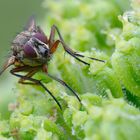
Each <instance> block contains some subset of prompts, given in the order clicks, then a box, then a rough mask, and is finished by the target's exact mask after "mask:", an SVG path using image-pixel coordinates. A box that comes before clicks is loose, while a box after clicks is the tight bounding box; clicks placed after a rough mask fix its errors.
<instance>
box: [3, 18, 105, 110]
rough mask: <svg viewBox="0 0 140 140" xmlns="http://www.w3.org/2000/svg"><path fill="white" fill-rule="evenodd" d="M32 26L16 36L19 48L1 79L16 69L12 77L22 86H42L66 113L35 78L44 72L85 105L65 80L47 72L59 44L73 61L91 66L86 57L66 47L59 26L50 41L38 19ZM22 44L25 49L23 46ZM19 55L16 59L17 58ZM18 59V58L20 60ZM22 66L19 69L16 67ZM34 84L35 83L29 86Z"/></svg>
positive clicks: (51, 33)
mask: <svg viewBox="0 0 140 140" xmlns="http://www.w3.org/2000/svg"><path fill="white" fill-rule="evenodd" d="M28 23H29V24H28V26H27V27H26V30H24V31H22V32H21V33H20V34H18V35H17V36H16V38H15V39H14V42H13V43H14V44H15V46H12V47H11V50H12V53H11V54H13V55H11V56H10V57H9V58H8V60H7V61H6V62H5V65H4V66H3V68H2V70H1V71H0V75H1V74H2V73H3V72H4V71H5V70H6V69H7V68H8V67H9V66H11V65H14V66H15V67H14V68H12V69H11V70H10V73H11V74H13V75H15V76H17V77H19V78H20V79H19V81H18V82H19V83H21V84H35V85H38V86H41V87H42V88H43V89H44V90H45V91H46V92H48V94H50V96H51V97H52V98H53V99H54V101H55V102H56V103H57V105H58V106H59V108H60V109H62V107H61V104H60V103H59V101H58V100H57V99H56V97H55V96H54V95H53V94H52V93H51V91H50V90H49V89H48V88H47V87H46V86H45V85H44V84H43V83H42V82H41V81H40V80H37V79H35V78H33V76H34V74H35V73H37V72H38V71H40V70H41V71H42V72H44V73H45V74H46V76H48V77H50V78H52V79H53V80H55V81H57V82H59V83H60V84H61V85H63V86H65V87H66V88H68V89H69V90H70V91H71V93H73V94H74V95H75V96H76V98H77V99H78V101H79V102H81V99H80V97H79V96H78V94H77V93H76V92H75V91H74V90H73V89H72V88H71V87H70V86H69V85H68V84H67V83H66V82H64V81H63V80H61V79H59V78H57V77H55V76H52V75H51V74H50V73H49V72H48V69H47V66H48V61H49V60H50V58H51V56H52V55H53V54H54V53H55V51H56V49H57V47H58V46H59V44H61V45H60V46H62V47H63V49H64V50H65V51H66V52H67V53H68V54H69V55H71V56H72V57H74V58H75V59H77V60H78V61H79V62H81V63H83V64H85V65H90V64H89V63H87V62H85V61H84V60H82V59H81V58H84V57H85V56H84V55H81V54H79V53H77V52H75V51H73V50H72V49H71V48H69V46H68V45H67V44H66V43H65V41H64V39H63V37H62V35H61V33H60V31H59V29H58V28H57V26H55V25H53V26H52V27H51V31H50V35H49V38H47V36H46V35H45V33H44V32H43V31H42V30H41V28H40V27H39V26H36V24H35V20H34V18H31V19H30V21H29V22H28ZM55 33H57V35H58V39H55ZM21 44H22V45H21ZM15 54H16V55H15ZM17 56H18V57H17ZM87 58H89V59H91V60H96V61H99V62H104V61H103V60H100V59H97V58H93V57H87ZM17 62H18V64H19V65H18V66H17V65H16V64H17ZM19 72H26V74H25V75H21V74H19ZM27 81H30V82H31V83H29V82H27Z"/></svg>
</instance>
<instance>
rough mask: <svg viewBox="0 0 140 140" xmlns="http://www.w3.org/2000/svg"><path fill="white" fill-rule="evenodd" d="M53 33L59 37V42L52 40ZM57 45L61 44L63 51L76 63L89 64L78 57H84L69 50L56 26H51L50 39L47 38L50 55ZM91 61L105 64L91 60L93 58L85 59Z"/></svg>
mask: <svg viewBox="0 0 140 140" xmlns="http://www.w3.org/2000/svg"><path fill="white" fill-rule="evenodd" d="M55 31H56V32H57V34H58V36H59V40H57V41H54V38H55ZM59 43H61V44H62V46H63V48H64V50H65V51H66V52H67V53H68V54H70V55H71V56H72V57H74V58H75V59H77V60H78V61H80V62H82V63H83V64H85V65H90V64H89V63H87V62H85V61H83V60H81V59H80V58H79V57H81V58H82V57H85V56H84V55H81V54H79V53H77V52H75V51H73V50H72V49H71V48H69V46H68V45H67V44H66V43H65V41H64V39H63V37H62V35H61V33H60V31H59V29H58V28H57V26H55V25H53V26H52V27H51V33H50V37H49V46H50V50H51V53H54V52H55V50H56V49H57V47H58V45H59ZM87 58H89V59H91V60H96V61H100V62H105V61H104V60H100V59H97V58H93V57H87Z"/></svg>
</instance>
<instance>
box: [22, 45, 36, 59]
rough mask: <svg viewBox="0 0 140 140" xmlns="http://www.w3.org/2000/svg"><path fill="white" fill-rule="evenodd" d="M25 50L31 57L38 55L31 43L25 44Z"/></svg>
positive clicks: (26, 54)
mask: <svg viewBox="0 0 140 140" xmlns="http://www.w3.org/2000/svg"><path fill="white" fill-rule="evenodd" d="M23 50H24V54H25V56H26V57H29V58H34V57H37V54H36V52H35V50H34V48H33V47H32V46H31V45H29V44H25V45H24V46H23Z"/></svg>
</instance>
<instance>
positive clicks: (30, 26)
mask: <svg viewBox="0 0 140 140" xmlns="http://www.w3.org/2000/svg"><path fill="white" fill-rule="evenodd" d="M24 29H25V30H26V31H29V32H33V31H36V23H35V16H31V17H30V18H29V20H28V22H27V24H26V26H25V28H24Z"/></svg>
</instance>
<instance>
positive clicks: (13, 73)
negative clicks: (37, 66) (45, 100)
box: [10, 67, 62, 110]
mask: <svg viewBox="0 0 140 140" xmlns="http://www.w3.org/2000/svg"><path fill="white" fill-rule="evenodd" d="M26 69H27V70H28V67H26V68H25V69H24V70H26ZM20 71H23V68H22V67H19V68H14V69H12V70H11V71H10V73H11V74H12V75H15V76H17V77H19V78H21V79H22V80H21V81H22V82H21V83H24V81H25V80H28V81H31V82H32V83H35V84H36V85H39V86H41V87H42V88H43V89H45V91H47V92H48V94H49V95H50V96H51V97H52V98H53V99H54V100H55V102H56V103H57V105H58V106H59V108H60V109H61V110H62V107H61V105H60V103H59V102H58V100H57V99H56V98H55V97H54V96H53V94H52V93H51V92H50V91H49V90H48V88H47V87H45V85H44V84H43V83H42V82H41V81H40V80H37V79H34V78H31V77H29V76H31V75H32V74H31V73H28V74H27V75H28V76H26V75H25V76H23V75H20V74H17V72H20Z"/></svg>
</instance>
